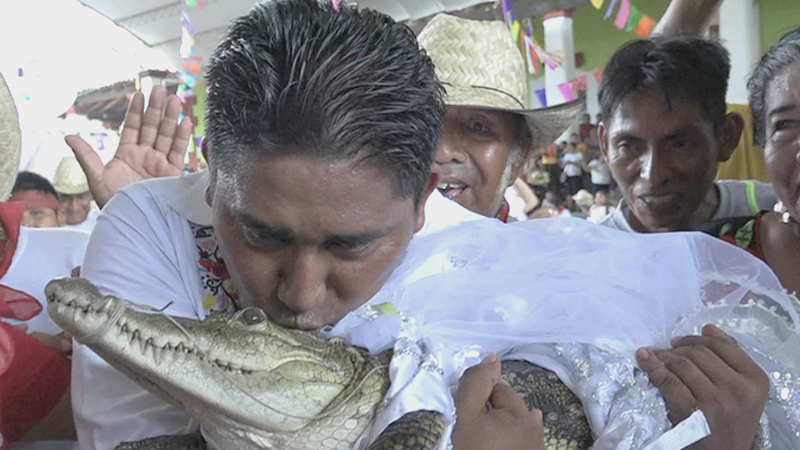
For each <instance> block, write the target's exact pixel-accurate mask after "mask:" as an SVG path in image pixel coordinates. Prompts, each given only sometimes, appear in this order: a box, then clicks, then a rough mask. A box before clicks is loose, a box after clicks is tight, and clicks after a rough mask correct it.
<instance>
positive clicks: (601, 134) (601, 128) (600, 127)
mask: <svg viewBox="0 0 800 450" xmlns="http://www.w3.org/2000/svg"><path fill="white" fill-rule="evenodd" d="M597 136H598V138H599V139H600V151H601V152H602V153H603V157H604V158H605V159H606V161H608V143H607V142H606V125H605V124H604V123H603V122H600V123H599V124H597Z"/></svg>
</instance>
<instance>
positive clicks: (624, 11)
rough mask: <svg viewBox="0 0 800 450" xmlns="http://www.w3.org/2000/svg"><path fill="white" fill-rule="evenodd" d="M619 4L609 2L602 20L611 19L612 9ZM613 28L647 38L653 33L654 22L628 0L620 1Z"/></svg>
mask: <svg viewBox="0 0 800 450" xmlns="http://www.w3.org/2000/svg"><path fill="white" fill-rule="evenodd" d="M594 1H595V0H592V2H593V4H594ZM619 2H620V0H611V3H610V4H609V5H608V9H607V10H606V15H605V16H604V17H603V20H608V19H610V18H611V16H612V15H613V14H614V8H615V7H616V6H617V3H619ZM601 6H602V5H601ZM598 9H599V8H598ZM614 26H616V27H617V28H618V29H620V30H625V31H627V32H629V33H631V32H632V33H635V34H636V35H637V36H639V37H640V38H647V37H649V36H650V35H651V34H652V33H653V28H655V26H656V21H655V20H653V18H652V17H650V16H648V15H646V14H644V13H643V12H642V11H640V10H639V8H637V7H636V6H634V5H633V4H631V2H630V0H622V4H621V5H620V7H619V11H617V18H616V19H615V20H614Z"/></svg>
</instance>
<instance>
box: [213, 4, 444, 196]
mask: <svg viewBox="0 0 800 450" xmlns="http://www.w3.org/2000/svg"><path fill="white" fill-rule="evenodd" d="M207 89H208V94H207V129H208V132H207V137H206V142H207V143H208V154H209V160H210V161H209V162H210V166H211V170H212V176H216V171H218V170H223V171H225V170H228V169H229V167H231V166H230V164H231V163H235V161H237V160H240V159H241V157H242V156H244V155H248V154H249V155H253V154H256V155H259V154H260V155H270V156H284V155H308V156H315V157H322V158H326V159H329V160H331V161H343V162H352V163H356V164H360V163H367V164H373V165H374V166H375V167H378V168H381V169H383V170H385V171H386V173H387V176H388V177H390V179H391V181H392V182H393V186H394V188H395V191H396V194H397V196H398V197H399V198H408V197H414V199H415V200H417V201H418V200H419V198H420V196H421V194H422V191H423V189H424V187H425V185H426V183H427V181H428V179H429V176H430V170H431V164H432V162H433V158H434V154H435V152H436V146H437V143H438V140H439V136H440V135H441V132H442V129H443V126H444V116H445V113H444V103H443V92H444V91H443V89H442V87H441V85H440V84H439V82H438V81H437V79H436V76H435V74H434V70H433V63H432V62H431V60H430V58H429V57H428V56H427V55H425V53H424V52H423V51H422V50H420V48H419V45H418V44H417V41H416V38H415V37H414V34H413V33H412V32H411V30H410V29H409V28H408V27H406V26H405V25H402V24H398V23H395V22H394V20H392V19H391V18H390V17H389V16H386V15H384V14H381V13H378V12H375V11H370V10H361V11H359V10H357V9H356V8H355V7H347V6H342V7H341V8H340V10H339V11H334V10H333V8H332V6H331V5H330V4H327V3H320V2H318V1H317V0H273V1H268V2H264V3H260V4H258V5H256V6H255V7H254V8H253V10H252V11H250V13H249V14H247V15H246V16H244V17H241V18H239V19H238V20H236V21H235V22H234V23H233V25H232V26H231V28H230V30H229V32H228V34H227V36H226V37H225V38H224V39H223V41H222V43H220V44H219V46H218V47H217V48H216V50H215V51H214V55H213V57H212V59H211V63H210V64H209V68H208V76H207Z"/></svg>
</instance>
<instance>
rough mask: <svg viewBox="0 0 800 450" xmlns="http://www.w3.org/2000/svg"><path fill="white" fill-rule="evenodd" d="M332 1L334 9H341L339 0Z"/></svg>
mask: <svg viewBox="0 0 800 450" xmlns="http://www.w3.org/2000/svg"><path fill="white" fill-rule="evenodd" d="M331 3H332V4H333V10H334V11H339V0H331Z"/></svg>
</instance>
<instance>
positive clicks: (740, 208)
mask: <svg viewBox="0 0 800 450" xmlns="http://www.w3.org/2000/svg"><path fill="white" fill-rule="evenodd" d="M714 184H715V185H716V186H717V188H718V189H719V207H717V212H715V213H714V215H713V216H712V217H711V221H712V222H713V221H715V220H724V219H730V218H733V217H746V216H753V215H755V214H756V213H758V212H760V211H765V210H772V207H773V205H775V203H776V202H777V201H778V196H777V195H775V190H774V189H773V188H772V185H770V184H766V183H761V182H758V181H752V180H750V181H740V180H717V181H715V182H714ZM629 213H630V207H629V206H628V203H627V202H626V201H625V199H624V198H623V199H622V200H620V202H619V206H618V207H617V209H616V210H615V211H614V212H612V213H611V214H609V215H607V216H606V217H604V218H603V219H601V220H600V221H599V222H598V223H599V224H600V225H604V226H607V227H611V228H615V229H617V230H622V231H628V232H630V233H634V232H635V230H634V229H633V228H632V227H631V225H630V224H629V223H628V214H629Z"/></svg>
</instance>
